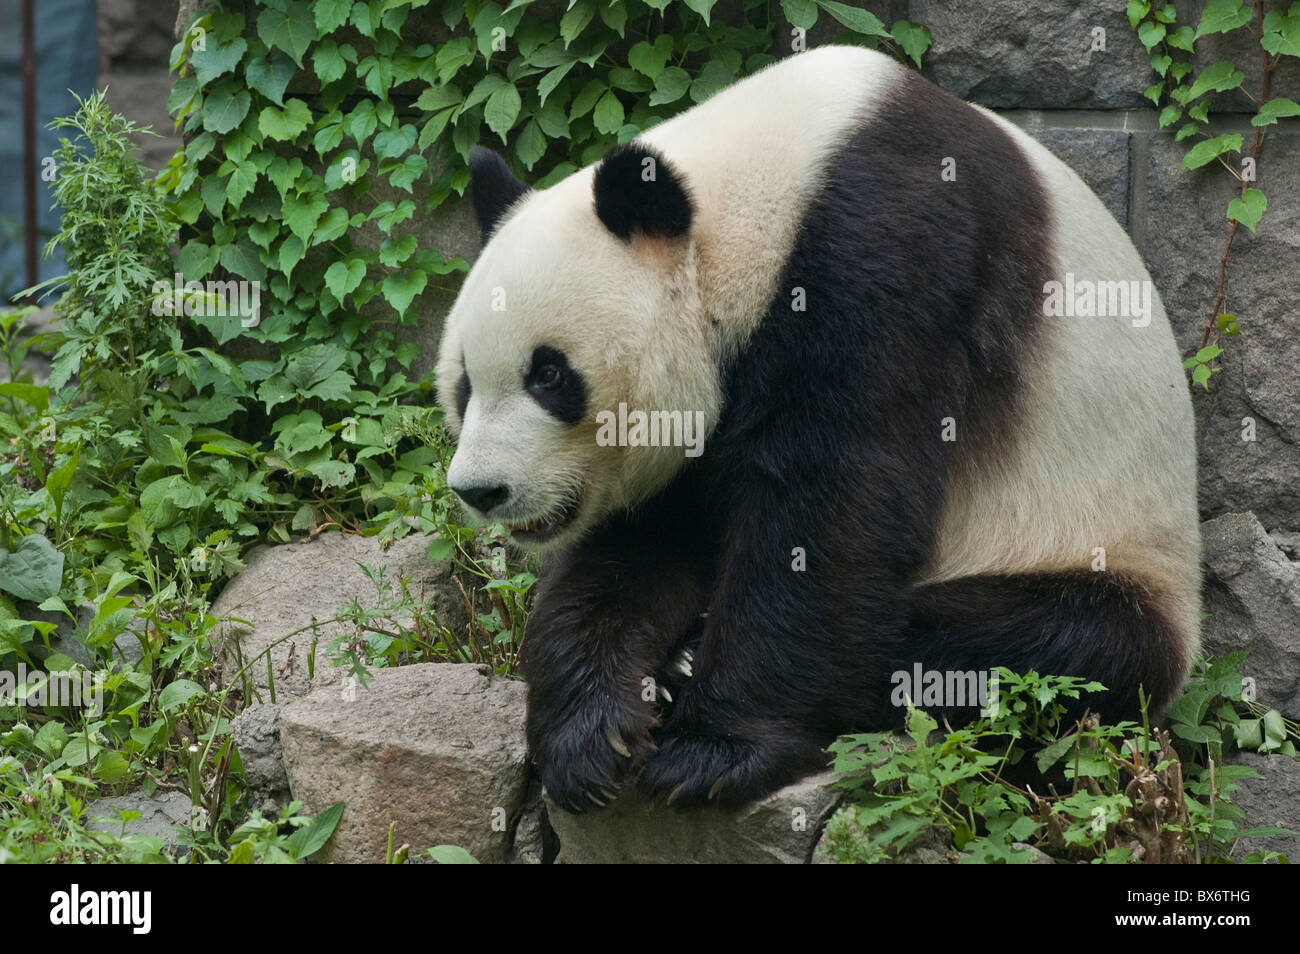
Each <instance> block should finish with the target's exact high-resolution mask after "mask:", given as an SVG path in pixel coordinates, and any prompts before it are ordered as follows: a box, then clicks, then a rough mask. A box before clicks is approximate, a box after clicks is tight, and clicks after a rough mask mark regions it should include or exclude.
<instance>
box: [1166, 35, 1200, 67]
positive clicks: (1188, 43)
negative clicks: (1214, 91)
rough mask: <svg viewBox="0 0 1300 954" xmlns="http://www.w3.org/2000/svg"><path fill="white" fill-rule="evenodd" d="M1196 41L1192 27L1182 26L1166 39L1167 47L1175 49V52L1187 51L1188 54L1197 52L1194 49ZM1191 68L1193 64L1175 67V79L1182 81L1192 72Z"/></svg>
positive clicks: (1180, 64)
mask: <svg viewBox="0 0 1300 954" xmlns="http://www.w3.org/2000/svg"><path fill="white" fill-rule="evenodd" d="M1194 39H1195V37H1194V36H1193V35H1192V28H1191V27H1189V26H1180V27H1179V28H1178V29H1177V30H1175V31H1174V32H1173V33H1170V34H1169V35H1168V36H1166V37H1165V45H1166V46H1170V47H1173V48H1174V49H1175V50H1185V51H1186V52H1188V53H1193V52H1195V50H1194V49H1193V48H1192V42H1193V40H1194ZM1191 68H1192V64H1190V63H1179V64H1178V66H1177V67H1175V72H1174V74H1173V76H1174V79H1176V80H1181V79H1182V78H1183V77H1184V76H1186V75H1187V73H1188V72H1190V71H1191Z"/></svg>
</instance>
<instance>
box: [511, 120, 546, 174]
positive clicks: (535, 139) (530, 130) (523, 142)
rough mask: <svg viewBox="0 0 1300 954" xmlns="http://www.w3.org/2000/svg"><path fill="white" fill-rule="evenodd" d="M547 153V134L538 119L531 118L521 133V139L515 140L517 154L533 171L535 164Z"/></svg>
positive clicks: (526, 166)
mask: <svg viewBox="0 0 1300 954" xmlns="http://www.w3.org/2000/svg"><path fill="white" fill-rule="evenodd" d="M545 153H546V136H545V135H543V133H542V129H541V127H540V126H539V125H538V124H537V120H536V119H530V120H528V122H527V124H526V125H525V126H524V128H523V130H522V131H521V132H520V133H519V139H518V140H516V142H515V155H516V156H518V157H519V161H520V162H522V163H523V164H524V168H525V169H527V170H528V171H529V172H531V171H532V169H533V166H535V165H536V164H537V160H539V159H541V158H542V156H543V155H544V154H545Z"/></svg>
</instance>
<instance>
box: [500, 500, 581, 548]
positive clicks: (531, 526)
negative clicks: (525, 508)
mask: <svg viewBox="0 0 1300 954" xmlns="http://www.w3.org/2000/svg"><path fill="white" fill-rule="evenodd" d="M579 506H580V504H579V501H577V500H574V501H572V502H570V503H568V504H566V505H565V507H564V509H563V510H561V511H559V512H558V513H554V514H549V515H547V516H545V517H538V518H537V519H534V520H527V521H524V522H522V523H507V524H506V526H507V527H508V528H509V529H510V535H511V536H512V537H514V538H515V540H516V541H518V542H519V543H543V542H545V541H546V540H548V539H550V538H551V537H553V536H555V534H557V533H559V532H560V531H561V530H563V529H564V528H565V527H567V526H568V525H569V524H571V523H573V521H574V518H575V517H577V516H578V509H579Z"/></svg>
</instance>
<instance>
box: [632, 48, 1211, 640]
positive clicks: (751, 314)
mask: <svg viewBox="0 0 1300 954" xmlns="http://www.w3.org/2000/svg"><path fill="white" fill-rule="evenodd" d="M641 140H642V141H644V142H645V143H647V144H648V145H650V146H652V147H654V148H656V149H658V150H660V151H661V152H662V153H663V154H664V156H665V157H666V158H667V159H669V160H670V161H672V162H673V163H674V165H675V166H676V167H678V168H680V169H681V170H682V171H683V172H684V174H685V175H686V177H687V180H688V181H689V182H690V184H691V187H692V191H693V193H694V195H695V198H696V201H697V206H698V209H699V227H698V231H697V238H696V241H697V243H698V245H699V262H700V281H701V287H702V290H703V292H704V296H705V301H706V304H707V305H708V310H709V313H710V315H711V317H712V318H713V320H714V322H715V324H716V326H717V327H718V329H719V332H718V341H717V350H718V353H719V356H720V360H726V359H728V358H729V356H731V355H734V354H736V353H742V354H743V353H744V352H745V351H746V349H747V348H749V347H750V346H751V345H752V344H753V343H754V342H762V341H765V340H766V341H767V342H768V343H767V344H766V345H763V347H768V348H784V349H789V348H791V347H792V345H794V344H795V343H797V340H798V339H797V338H795V337H793V336H792V334H787V335H785V336H782V334H780V333H779V332H772V333H769V334H764V333H761V331H764V332H765V331H771V329H770V328H768V329H762V330H761V331H760V326H762V325H763V324H764V323H767V324H769V325H770V324H771V323H772V322H773V321H787V320H788V317H787V315H786V312H788V310H789V307H788V305H787V304H786V303H785V302H784V301H783V296H785V295H786V294H788V293H789V290H790V286H797V287H803V286H800V285H799V284H798V282H799V280H805V281H804V284H805V285H808V286H809V287H810V289H811V288H812V287H813V286H815V285H816V281H815V280H814V278H815V276H813V275H811V274H807V272H808V271H809V270H817V269H831V268H834V269H859V270H861V271H862V272H863V273H864V274H867V275H869V277H870V281H871V282H872V283H874V285H875V286H877V287H878V286H880V285H882V284H896V285H898V286H899V287H900V288H905V287H906V286H907V285H908V282H909V281H912V282H914V283H915V285H914V287H915V289H916V291H917V293H918V294H919V293H922V292H924V291H926V290H927V289H925V288H922V287H921V286H923V285H926V284H929V285H933V284H934V283H935V276H940V278H939V280H940V283H941V282H942V277H943V275H944V273H945V265H940V266H936V262H935V259H936V257H939V258H942V257H943V256H944V255H949V254H950V255H952V256H953V260H952V262H951V269H950V270H951V271H952V272H953V273H954V274H955V275H957V276H961V275H972V274H976V273H977V272H978V265H979V263H978V262H973V261H971V260H970V257H971V253H970V245H971V241H970V240H971V239H972V237H975V238H978V239H979V240H981V241H984V242H986V243H987V246H988V248H989V249H990V259H991V260H992V258H993V257H995V256H1001V258H1002V259H1003V261H1002V263H1001V264H1000V265H998V266H997V267H992V266H991V268H990V273H989V281H990V282H992V283H994V284H997V283H999V282H1002V281H1004V280H1006V281H1008V282H1010V283H1011V284H1012V285H1014V287H1011V286H1010V285H1009V286H1008V287H1006V288H1002V287H985V288H976V289H974V290H972V291H971V294H972V296H974V297H980V296H983V297H985V298H986V299H987V300H988V305H987V308H986V310H989V311H1000V310H1006V309H1010V310H1013V311H1018V315H1017V316H1016V317H1015V318H1014V319H1013V320H1011V321H1010V322H1009V323H1007V324H1006V325H1005V327H1001V326H996V325H997V321H1000V320H1002V319H1000V318H999V319H990V322H991V324H990V327H989V328H988V329H984V328H978V329H975V330H974V331H972V332H971V337H972V339H978V338H979V337H980V336H981V335H983V336H984V337H985V338H986V339H987V342H985V343H981V342H980V341H979V340H975V341H974V343H973V344H971V348H972V351H973V352H974V353H975V357H974V359H973V363H974V364H975V365H979V364H980V363H981V362H984V363H986V364H988V365H989V366H990V367H993V366H996V365H997V364H998V363H999V361H1005V360H1010V361H1012V362H1014V364H1015V381H1014V391H1015V394H1014V396H1013V397H1011V398H1007V399H1005V400H1004V399H1002V398H1001V397H999V398H998V399H997V400H996V401H994V402H993V403H996V404H998V405H999V407H998V408H997V409H995V410H994V411H993V412H992V415H991V416H992V417H995V418H996V420H994V421H993V422H992V423H990V422H988V421H985V422H983V423H981V424H980V426H979V427H978V428H972V429H970V430H966V431H964V430H963V428H964V427H965V425H966V424H967V423H969V422H968V421H960V420H959V421H955V422H954V423H955V425H956V435H955V437H956V439H955V446H954V447H952V448H950V449H949V452H948V454H947V456H946V461H947V464H946V466H947V471H948V472H947V475H946V479H945V497H944V503H943V506H942V508H941V512H940V514H939V516H938V526H937V532H936V535H935V542H934V545H933V550H932V552H931V554H930V558H929V560H928V561H927V563H926V565H925V567H924V569H923V570H922V571H921V572H920V573H919V575H918V581H935V580H945V579H953V578H957V577H963V576H968V575H978V574H988V573H1024V572H1034V571H1044V572H1047V571H1055V570H1059V569H1061V568H1063V567H1077V566H1089V565H1094V566H1095V565H1097V564H1098V562H1099V561H1100V563H1101V565H1103V566H1105V567H1107V568H1109V569H1111V570H1114V571H1119V572H1123V573H1128V574H1131V575H1134V576H1138V577H1140V578H1143V579H1147V580H1150V581H1151V582H1152V583H1153V586H1154V587H1155V588H1158V589H1160V590H1161V591H1162V592H1164V593H1166V594H1168V603H1169V604H1170V605H1169V606H1168V607H1167V609H1168V610H1169V612H1170V615H1171V616H1172V617H1174V618H1176V619H1177V620H1178V621H1179V628H1180V629H1182V630H1183V631H1184V633H1185V634H1187V638H1188V640H1189V641H1194V638H1195V637H1194V635H1192V634H1194V633H1195V631H1196V629H1197V628H1198V627H1197V613H1198V605H1197V596H1196V592H1197V565H1198V555H1199V535H1198V529H1197V514H1196V507H1195V494H1196V490H1195V454H1194V443H1193V423H1192V411H1191V403H1190V399H1189V397H1188V394H1187V388H1186V384H1185V381H1184V378H1183V373H1182V370H1181V365H1180V362H1179V358H1178V353H1177V348H1176V345H1175V342H1174V338H1173V335H1172V332H1171V330H1170V326H1169V322H1168V319H1167V317H1166V315H1165V312H1164V309H1163V306H1162V304H1161V302H1160V298H1159V295H1158V293H1156V292H1155V291H1154V289H1151V291H1150V309H1151V310H1150V314H1149V316H1141V317H1136V316H1134V317H1132V318H1130V317H1129V316H1115V315H1110V316H1104V315H1094V316H1084V315H1069V316H1065V315H1061V316H1052V315H1049V314H1045V313H1044V312H1045V301H1046V298H1047V293H1046V287H1045V286H1046V282H1048V281H1057V282H1060V283H1062V284H1064V283H1065V282H1066V281H1067V276H1072V279H1070V280H1077V281H1083V282H1087V281H1092V282H1106V281H1122V282H1125V283H1126V284H1130V283H1136V284H1135V285H1131V284H1130V287H1137V288H1142V289H1146V288H1150V284H1149V283H1150V278H1149V275H1148V273H1147V271H1146V269H1145V267H1144V265H1143V263H1142V260H1141V257H1140V256H1139V255H1138V253H1137V251H1136V249H1135V248H1134V247H1133V244H1132V242H1131V241H1130V239H1129V237H1128V236H1127V234H1126V233H1125V232H1124V230H1123V229H1122V228H1121V227H1120V226H1119V224H1118V223H1117V222H1116V221H1115V220H1114V218H1113V217H1112V216H1111V215H1110V214H1109V212H1107V210H1106V209H1105V207H1104V206H1103V205H1102V203H1101V202H1100V200H1098V199H1097V197H1096V196H1095V195H1094V194H1093V193H1092V192H1091V190H1089V189H1088V187H1087V186H1086V185H1085V184H1084V183H1083V182H1082V181H1081V180H1080V179H1079V177H1078V176H1077V175H1076V174H1075V173H1074V172H1073V171H1072V170H1071V169H1069V167H1067V166H1066V165H1065V164H1064V163H1062V162H1061V161H1060V160H1059V159H1058V158H1056V157H1055V156H1054V155H1052V154H1051V153H1050V152H1049V151H1048V150H1046V149H1045V148H1044V147H1042V146H1041V145H1040V144H1039V143H1037V142H1036V141H1035V140H1033V139H1032V137H1030V136H1029V135H1027V134H1026V133H1024V132H1023V131H1022V130H1020V129H1019V128H1017V127H1015V126H1014V125H1012V124H1011V123H1008V122H1006V121H1005V120H1003V119H1001V118H999V117H997V116H995V115H994V114H992V113H989V112H987V111H986V110H983V109H980V108H978V107H974V106H970V105H969V104H965V103H963V102H961V101H960V100H957V99H956V98H955V97H952V96H950V95H949V94H947V93H945V92H943V91H942V90H939V89H938V88H937V87H934V86H932V85H931V84H929V83H927V82H925V81H924V80H922V79H921V78H920V77H919V76H918V75H917V74H915V73H913V72H912V71H910V70H908V69H906V68H904V67H902V66H901V65H899V64H897V63H896V62H894V61H893V60H891V59H889V58H888V57H885V56H883V55H882V54H879V53H874V52H871V51H867V50H863V49H859V48H856V47H825V48H821V49H818V50H815V51H810V52H807V53H802V54H798V55H796V56H793V57H790V58H788V59H786V60H784V61H781V62H779V63H777V64H775V65H773V66H771V67H769V68H768V69H766V70H763V71H761V72H760V73H758V74H756V75H754V76H752V77H750V78H748V79H746V80H744V81H742V82H741V83H738V84H736V85H735V86H733V87H730V88H729V89H727V90H725V91H723V92H721V93H719V94H717V95H715V96H714V97H712V98H711V99H709V100H707V101H706V102H705V103H703V104H701V105H699V106H697V107H695V108H693V109H691V110H689V111H687V112H686V113H683V114H682V115H680V116H678V117H675V118H674V119H672V120H669V121H668V122H666V123H663V124H661V125H660V126H657V127H654V128H652V129H650V130H648V131H647V132H646V133H645V134H643V136H642V137H641ZM950 160H951V164H949V161H950ZM991 197H993V198H991ZM846 207H848V208H846ZM846 211H847V212H849V213H851V214H847V215H842V217H841V220H840V225H839V226H838V227H839V228H840V231H839V232H838V233H836V232H835V230H834V229H828V230H824V231H823V232H819V231H818V229H819V225H824V223H822V222H821V221H820V219H824V218H826V217H828V216H830V215H832V214H840V213H844V212H846ZM815 217H820V218H819V219H818V220H814V218H815ZM963 217H982V218H983V221H981V222H976V223H972V222H968V221H959V220H960V219H962V218H963ZM882 222H883V223H884V225H883V226H882V224H881V223H882ZM936 226H937V228H938V229H940V230H942V229H943V228H946V227H951V229H952V233H953V240H952V245H951V247H950V248H945V247H944V246H943V245H942V244H938V245H936V244H933V243H932V244H931V245H929V246H926V245H925V243H924V241H919V240H918V237H923V236H924V235H926V234H927V230H929V232H933V231H934V228H935V227H936ZM849 229H856V230H858V231H859V232H866V231H870V232H872V234H873V235H874V236H875V237H874V238H872V239H871V240H870V242H868V243H867V244H865V245H864V244H863V243H862V242H855V241H854V239H855V238H856V236H850V235H847V234H846V232H847V230H849ZM886 229H893V235H894V236H895V241H893V242H892V243H891V242H890V241H889V234H890V233H889V232H888V231H886ZM810 235H816V236H817V238H816V239H815V240H812V244H819V245H820V250H819V251H818V254H817V255H813V256H812V257H809V256H808V255H806V254H803V253H804V252H806V251H807V249H806V248H805V246H806V245H808V244H809V240H808V237H809V236H810ZM963 239H965V240H966V241H965V243H964V244H963ZM828 244H837V245H840V246H841V247H842V248H843V249H844V250H845V255H848V256H850V257H848V258H845V257H841V258H838V259H836V258H835V257H834V256H833V255H830V256H828V255H827V254H826V253H825V247H826V246H827V245H828ZM864 249H866V250H867V251H865V252H864V251H863V250H864ZM853 254H857V255H858V258H857V259H856V260H854V259H853V258H852V257H851V256H852V255H853ZM918 256H920V260H918ZM1018 258H1023V259H1027V260H1029V261H1028V263H1027V264H1026V265H1025V268H1023V269H1019V270H1017V269H1016V268H1015V267H1014V266H1015V265H1016V260H1017V259H1018ZM792 268H793V269H796V270H802V274H801V275H792V274H791V270H792ZM1013 273H1014V275H1013ZM918 275H921V276H925V277H923V278H921V279H917V277H916V276H918ZM954 281H959V279H954ZM809 294H810V295H815V294H816V292H815V291H812V290H810V291H809ZM998 296H1002V300H1001V301H999V299H998ZM869 300H870V298H869V296H864V315H863V321H865V322H884V321H888V320H891V319H892V318H893V317H894V316H891V315H878V314H869V313H865V312H866V310H867V304H868V302H869ZM1139 301H1140V299H1139ZM815 306H816V302H815V301H814V302H810V304H809V306H808V307H809V308H810V309H811V308H813V307H815ZM973 311H978V309H973ZM792 327H794V325H793V324H792ZM805 327H806V328H807V329H808V330H807V333H808V334H811V335H815V334H825V332H824V331H818V330H816V328H817V326H816V325H815V323H813V322H812V321H808V322H806V325H805ZM956 333H957V334H958V335H960V334H963V333H965V330H964V329H958V330H957V332H956ZM1004 338H1014V339H1016V341H1015V343H1014V346H1012V347H1010V349H1009V350H1008V351H1006V352H999V351H998V350H997V349H998V347H999V346H1000V345H1001V344H1005V343H1006V342H1005V341H1003V340H1002V339H1004ZM990 342H991V343H990ZM985 344H987V347H988V349H989V351H988V353H985V352H983V351H981V350H980V349H981V348H982V347H984V346H985ZM936 352H937V349H936ZM1008 355H1010V357H1008ZM762 377H763V375H762V374H761V373H758V372H756V373H754V374H753V375H751V376H750V377H749V378H748V379H744V378H743V376H742V377H740V378H736V380H747V381H748V383H746V384H744V385H741V386H743V387H744V388H747V389H748V390H750V391H753V390H756V388H757V385H756V384H755V382H758V381H761V380H762ZM809 380H810V382H811V383H816V382H814V381H812V376H811V375H810V376H809ZM974 386H975V387H976V388H978V387H980V386H982V385H980V384H979V382H978V380H977V381H976V383H975V385H974ZM977 397H978V395H977ZM736 399H737V395H734V394H733V395H732V397H731V400H732V402H733V403H735V401H736ZM941 426H942V425H941V422H940V421H939V420H936V421H935V422H934V428H935V431H936V433H937V432H938V431H939V430H940V428H941Z"/></svg>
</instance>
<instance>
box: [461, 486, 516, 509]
mask: <svg viewBox="0 0 1300 954" xmlns="http://www.w3.org/2000/svg"><path fill="white" fill-rule="evenodd" d="M451 489H452V490H454V491H455V492H456V496H457V497H459V498H460V499H461V500H463V501H465V503H467V504H469V505H470V506H471V507H473V508H474V509H475V510H477V511H479V512H480V513H487V512H488V511H490V510H491V509H492V508H493V507H496V506H498V505H500V504H503V503H505V502H506V498H507V497H509V496H510V488H509V487H507V486H506V485H505V484H497V485H496V486H492V485H491V484H478V485H476V486H473V487H452V488H451Z"/></svg>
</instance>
